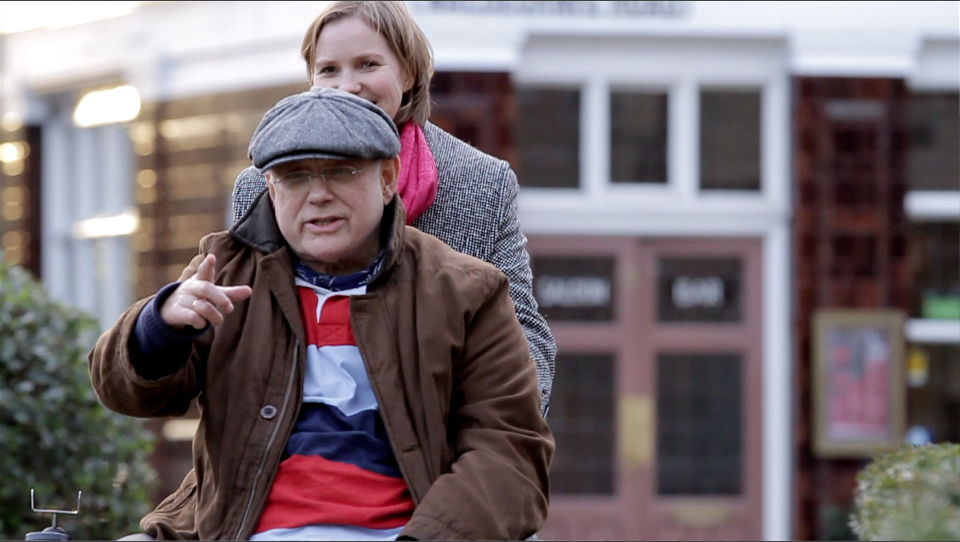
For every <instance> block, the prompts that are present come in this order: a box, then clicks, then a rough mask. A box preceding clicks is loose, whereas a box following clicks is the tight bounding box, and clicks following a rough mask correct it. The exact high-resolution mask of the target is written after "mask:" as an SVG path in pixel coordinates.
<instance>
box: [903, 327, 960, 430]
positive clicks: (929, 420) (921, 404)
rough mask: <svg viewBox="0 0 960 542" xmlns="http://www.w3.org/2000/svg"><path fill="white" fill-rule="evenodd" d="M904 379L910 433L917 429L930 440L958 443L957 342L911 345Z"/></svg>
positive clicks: (959, 364)
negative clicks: (905, 378) (907, 384)
mask: <svg viewBox="0 0 960 542" xmlns="http://www.w3.org/2000/svg"><path fill="white" fill-rule="evenodd" d="M907 382H908V383H909V384H910V387H909V388H908V389H907V426H908V427H910V428H914V429H912V431H910V432H917V431H919V432H920V435H922V436H926V437H927V438H929V440H930V441H931V442H960V345H958V344H924V345H914V346H912V347H911V348H910V349H909V354H908V356H907ZM908 434H909V432H908Z"/></svg>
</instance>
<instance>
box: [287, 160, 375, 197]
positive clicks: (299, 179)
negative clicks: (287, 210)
mask: <svg viewBox="0 0 960 542" xmlns="http://www.w3.org/2000/svg"><path fill="white" fill-rule="evenodd" d="M374 163H376V162H374ZM371 166H373V164H367V165H366V166H364V167H362V168H355V167H353V166H329V167H325V168H322V169H320V170H317V171H310V170H307V169H301V170H297V171H291V172H290V173H284V174H283V175H278V176H276V177H275V178H276V183H277V184H279V185H280V186H282V187H283V188H284V189H286V190H289V191H295V190H302V189H306V188H307V187H309V186H310V182H311V181H312V180H313V179H316V178H318V177H319V178H320V179H323V181H324V182H325V183H327V184H347V183H350V182H351V181H353V180H354V179H356V178H357V175H359V174H360V173H361V172H363V171H366V170H368V169H370V167H371Z"/></svg>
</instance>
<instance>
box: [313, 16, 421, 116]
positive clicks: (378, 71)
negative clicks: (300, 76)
mask: <svg viewBox="0 0 960 542" xmlns="http://www.w3.org/2000/svg"><path fill="white" fill-rule="evenodd" d="M313 85H314V86H316V87H332V88H337V89H340V90H343V91H346V92H350V93H351V94H356V95H357V96H360V97H361V98H365V99H367V100H370V101H371V102H373V103H375V104H377V106H379V107H380V109H383V110H384V111H386V113H387V114H388V115H390V118H396V116H397V111H399V110H400V105H401V100H402V98H403V93H404V92H406V91H408V90H410V88H411V87H412V86H413V78H412V77H410V75H409V74H407V71H406V70H405V69H404V67H403V64H401V63H400V60H399V59H398V58H397V57H396V55H394V54H393V51H392V50H391V49H390V45H389V44H388V43H387V40H386V39H385V38H384V37H383V36H381V35H380V34H379V33H377V32H376V31H374V30H373V29H372V28H370V27H369V26H368V25H367V23H366V22H364V21H363V19H361V18H359V17H355V16H351V17H346V18H343V19H339V20H337V21H334V22H332V23H327V25H325V26H324V27H323V30H321V31H320V37H319V38H317V54H316V64H315V65H314V67H313Z"/></svg>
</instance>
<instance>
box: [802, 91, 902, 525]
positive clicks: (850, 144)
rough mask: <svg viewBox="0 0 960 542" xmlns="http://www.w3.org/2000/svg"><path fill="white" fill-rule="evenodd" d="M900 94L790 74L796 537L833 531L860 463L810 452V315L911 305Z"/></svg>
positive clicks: (846, 502) (849, 497) (847, 499)
mask: <svg viewBox="0 0 960 542" xmlns="http://www.w3.org/2000/svg"><path fill="white" fill-rule="evenodd" d="M906 97H907V90H906V87H905V85H904V82H903V81H902V80H899V79H861V78H826V77H797V78H794V81H793V103H794V110H793V120H794V142H793V145H794V176H795V180H796V182H795V194H794V201H795V218H794V220H795V222H794V229H793V269H794V271H793V273H794V275H793V276H794V284H795V285H796V290H795V299H794V319H793V327H794V337H795V341H796V343H795V347H794V352H795V356H796V363H795V374H794V376H795V379H796V380H795V381H796V390H797V395H796V401H797V403H796V405H795V406H796V416H797V420H796V421H797V423H796V430H795V433H794V435H795V446H796V461H797V463H796V467H797V477H796V482H797V483H796V487H795V492H796V493H795V495H794V497H795V503H796V507H795V517H794V520H795V521H794V525H795V526H796V527H795V533H794V537H795V538H798V539H819V540H823V539H829V538H830V536H832V534H831V533H832V532H835V531H836V529H837V528H838V521H837V520H834V521H833V524H832V525H831V524H829V522H830V520H829V511H830V510H831V508H832V509H833V510H834V511H841V512H844V511H845V510H846V508H847V507H849V506H850V505H851V503H852V499H853V492H854V489H855V486H856V483H855V476H856V473H857V471H858V470H859V469H860V468H861V467H862V466H863V460H860V459H842V460H837V459H831V460H828V459H820V458H817V457H815V456H814V455H813V453H812V449H811V431H812V418H811V409H812V403H811V399H812V388H811V378H810V374H811V318H812V316H813V313H814V311H815V310H816V309H818V308H861V309H863V308H900V309H903V310H908V309H909V308H910V303H911V290H910V274H909V267H908V261H907V229H908V223H907V219H906V216H905V215H904V211H903V198H904V194H905V192H906V172H905V166H906V150H907V148H906V146H907V133H906V127H905V100H906ZM835 517H842V516H835ZM841 521H842V520H841ZM839 526H840V527H842V525H839Z"/></svg>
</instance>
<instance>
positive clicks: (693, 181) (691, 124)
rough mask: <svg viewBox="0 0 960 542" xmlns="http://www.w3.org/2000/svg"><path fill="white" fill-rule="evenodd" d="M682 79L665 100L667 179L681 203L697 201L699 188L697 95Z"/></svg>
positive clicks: (693, 83)
mask: <svg viewBox="0 0 960 542" xmlns="http://www.w3.org/2000/svg"><path fill="white" fill-rule="evenodd" d="M698 89H699V87H698V86H697V82H696V80H694V79H692V78H685V79H682V80H680V81H679V82H677V83H676V84H674V85H673V86H671V87H670V93H669V96H668V97H667V141H668V143H667V178H668V179H669V181H670V188H671V190H672V191H674V192H675V193H676V194H677V195H678V196H679V197H680V199H681V200H684V201H689V200H693V199H696V197H697V193H698V191H699V185H700V180H699V177H700V93H699V90H698Z"/></svg>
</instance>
